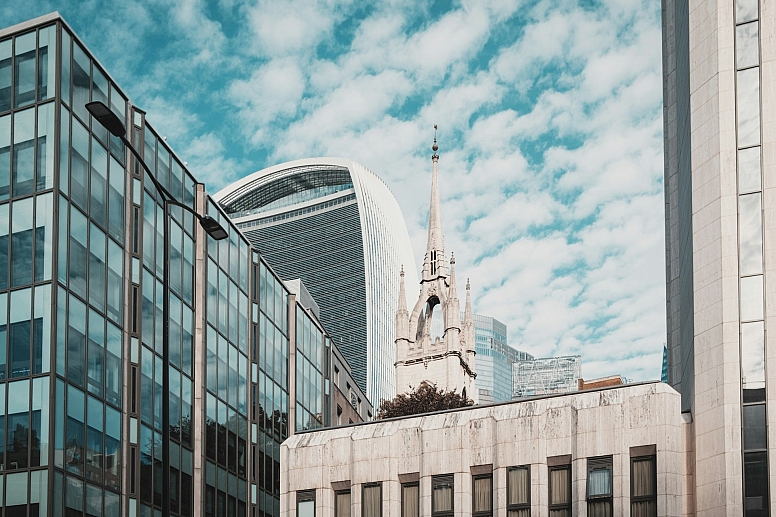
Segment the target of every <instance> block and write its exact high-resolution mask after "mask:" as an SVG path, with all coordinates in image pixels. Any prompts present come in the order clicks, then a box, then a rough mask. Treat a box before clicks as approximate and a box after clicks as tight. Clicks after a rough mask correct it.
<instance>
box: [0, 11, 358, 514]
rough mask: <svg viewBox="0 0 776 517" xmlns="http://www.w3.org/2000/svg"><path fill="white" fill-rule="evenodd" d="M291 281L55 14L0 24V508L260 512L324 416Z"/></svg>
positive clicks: (326, 358)
mask: <svg viewBox="0 0 776 517" xmlns="http://www.w3.org/2000/svg"><path fill="white" fill-rule="evenodd" d="M93 101H100V102H102V103H103V104H104V105H105V106H106V108H105V112H106V113H104V115H105V114H107V115H109V117H108V118H111V119H115V120H117V121H118V122H119V124H121V123H122V122H123V125H124V127H126V128H128V130H127V138H128V139H129V141H131V143H132V145H133V146H134V148H136V149H137V150H138V152H139V155H140V157H142V160H143V162H144V163H145V164H147V167H148V168H149V170H150V172H144V169H143V167H141V164H140V161H139V160H138V159H136V158H134V157H132V155H131V154H130V153H129V152H128V151H129V150H128V149H126V148H125V146H124V144H123V143H122V140H120V138H118V137H117V136H116V135H115V134H112V133H109V132H108V131H107V130H106V129H105V128H104V127H103V126H102V125H101V123H100V122H98V120H97V119H96V118H94V117H92V116H91V115H90V113H89V111H88V110H87V109H86V107H85V105H86V104H87V103H89V102H93ZM111 127H114V128H115V126H111ZM152 178H155V180H156V181H153V179H152ZM157 184H158V186H157ZM170 203H172V204H170ZM176 205H177V206H176ZM193 214H196V216H194V215H193ZM205 216H209V217H210V218H207V217H205ZM213 218H214V219H215V220H216V221H220V223H216V222H215V221H214V220H213ZM200 221H201V222H200ZM219 224H220V228H217V227H218V226H219ZM214 225H215V226H214ZM206 227H207V228H208V232H207V233H206V231H205V228H206ZM218 233H221V234H222V235H221V236H225V237H226V238H225V239H223V240H218V241H217V240H215V239H214V237H212V236H211V235H217V234H218ZM296 298H297V297H296V295H294V294H290V293H289V291H288V290H287V289H286V287H285V286H284V285H283V284H282V282H281V281H280V279H278V278H277V276H276V275H275V274H274V273H273V272H272V270H271V267H270V266H268V265H267V263H266V262H265V261H264V260H263V259H262V258H261V257H260V256H259V253H258V252H257V251H256V250H254V249H252V248H251V246H250V244H249V242H248V241H247V240H245V238H244V237H243V236H242V235H241V234H240V232H239V231H238V230H237V228H236V227H235V226H234V225H232V224H231V223H230V221H229V219H228V217H227V216H226V215H225V214H224V213H223V212H222V211H221V210H220V209H219V208H218V206H217V205H216V204H215V203H214V202H213V201H212V200H210V198H209V196H208V195H207V194H206V193H205V191H204V188H203V186H202V185H201V184H199V183H198V182H197V181H196V180H195V178H194V177H193V176H192V175H191V173H190V172H189V171H188V170H187V169H186V167H185V166H184V165H183V162H181V160H180V158H179V157H178V156H177V155H176V154H175V153H174V151H172V149H170V147H169V146H168V144H167V143H166V142H165V140H164V139H163V138H160V137H159V135H158V133H156V132H155V131H154V129H153V128H152V127H151V125H150V124H149V123H148V121H146V119H145V113H144V112H143V111H142V110H140V109H138V108H137V107H136V106H134V105H133V104H132V103H131V102H130V101H129V100H128V96H127V95H126V94H125V93H124V92H123V91H122V90H121V89H120V88H119V86H118V85H116V83H115V82H114V81H113V80H112V79H111V78H110V76H109V75H108V73H107V71H106V69H105V68H104V67H102V66H101V65H100V63H99V62H98V61H97V60H96V59H95V58H94V56H93V55H92V54H90V53H89V52H88V50H87V49H86V47H85V46H84V45H83V42H81V41H80V40H79V39H78V37H77V36H76V35H75V34H74V33H73V31H72V30H71V29H70V28H69V27H68V25H67V24H66V23H65V22H64V20H62V18H61V17H60V16H59V15H58V14H56V13H54V14H50V15H46V16H43V17H41V18H37V19H35V20H31V21H29V22H25V23H22V24H19V25H16V26H13V27H10V28H6V29H3V30H0V444H2V445H0V494H2V495H1V496H0V497H2V498H3V499H2V505H3V508H4V510H3V515H6V516H15V515H20V516H21V515H25V516H30V517H34V516H46V515H51V516H57V515H74V516H75V515H106V516H119V515H128V516H131V517H138V516H140V517H146V516H148V517H151V516H154V517H155V516H159V515H180V516H187V517H188V516H193V515H202V516H204V517H210V516H213V517H215V516H220V515H249V514H250V515H257V516H266V515H278V512H279V509H278V508H279V504H278V496H279V481H278V473H279V472H280V467H279V463H278V461H279V452H278V451H279V446H280V443H281V442H282V441H283V440H284V439H285V438H286V437H287V436H288V435H290V434H293V432H294V431H295V429H297V428H300V429H301V428H314V427H319V426H325V425H327V424H328V423H329V420H330V419H329V417H328V412H327V410H326V408H328V407H330V405H331V404H330V402H329V397H330V395H329V389H328V386H329V383H330V374H329V370H330V368H329V365H330V364H331V363H332V359H331V357H330V354H332V353H334V352H332V351H333V350H334V348H335V346H336V345H332V344H331V340H330V339H329V338H328V337H327V335H326V333H325V331H324V329H323V327H321V325H320V324H319V323H318V322H317V320H316V319H315V318H314V317H313V315H311V313H310V312H309V311H308V309H307V308H306V307H304V306H303V305H301V302H298V301H297V300H296ZM300 298H301V297H300ZM305 301H306V302H307V300H305ZM310 305H312V303H310ZM297 372H298V373H297ZM366 409H367V411H368V406H367V407H366Z"/></svg>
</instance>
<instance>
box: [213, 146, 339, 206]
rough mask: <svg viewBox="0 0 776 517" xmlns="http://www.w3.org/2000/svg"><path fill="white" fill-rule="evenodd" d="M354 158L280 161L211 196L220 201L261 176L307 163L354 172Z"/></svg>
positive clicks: (324, 157)
mask: <svg viewBox="0 0 776 517" xmlns="http://www.w3.org/2000/svg"><path fill="white" fill-rule="evenodd" d="M353 163H354V162H353V160H351V159H350V158H338V157H336V156H329V157H327V156H321V157H318V158H301V159H299V160H292V161H290V162H284V163H279V164H277V165H272V166H270V167H266V168H264V169H261V170H259V171H256V172H253V173H251V174H248V175H247V176H244V177H243V178H241V179H239V180H237V181H235V182H234V183H230V184H229V185H227V186H226V187H224V188H222V189H221V190H219V191H218V192H216V193H215V194H213V195H212V196H211V197H212V198H213V200H214V201H216V202H217V203H220V202H221V200H222V199H223V198H225V197H226V196H228V195H229V194H231V193H233V192H236V191H238V190H240V189H242V188H243V187H245V186H246V185H248V184H250V183H252V182H254V181H256V180H257V179H259V178H263V177H264V176H269V175H270V174H273V173H275V172H279V171H283V170H286V169H293V168H295V167H303V166H305V165H339V166H340V167H346V168H347V169H348V171H351V174H352V169H353V167H352V164H353Z"/></svg>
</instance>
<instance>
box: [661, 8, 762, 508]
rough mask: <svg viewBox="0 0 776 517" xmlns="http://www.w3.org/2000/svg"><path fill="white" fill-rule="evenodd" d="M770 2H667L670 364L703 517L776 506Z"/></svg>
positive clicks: (690, 490) (693, 502)
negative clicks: (687, 428)
mask: <svg viewBox="0 0 776 517" xmlns="http://www.w3.org/2000/svg"><path fill="white" fill-rule="evenodd" d="M773 7H774V6H773V4H772V2H770V1H769V0H762V1H761V2H760V1H758V0H732V1H730V0H728V1H702V2H686V1H682V0H666V1H665V2H663V86H664V89H663V97H664V110H663V121H664V135H665V136H664V138H665V159H664V163H665V179H664V184H665V215H666V277H667V283H666V290H667V299H668V303H667V322H668V342H667V347H668V354H667V355H668V372H667V373H668V382H669V383H670V384H671V385H672V386H673V387H675V388H676V389H677V391H679V392H680V393H681V396H682V411H684V412H685V413H686V415H687V416H686V418H687V419H688V420H690V421H691V422H692V424H691V427H690V429H691V431H690V434H689V438H688V445H687V447H688V448H690V449H692V450H693V451H694V455H693V456H690V457H688V464H687V466H686V468H687V470H688V482H687V484H686V491H685V505H686V506H685V511H686V512H687V513H688V514H695V515H698V516H706V515H746V516H764V515H773V514H776V494H774V493H773V491H774V489H776V465H774V462H773V456H772V451H773V448H774V447H776V434H774V433H776V425H774V424H775V423H776V417H775V416H774V415H776V413H774V408H776V405H775V404H776V402H774V398H776V368H774V367H773V366H774V364H776V363H773V361H776V334H775V333H774V332H768V328H769V325H771V324H773V323H774V321H776V320H775V319H774V318H775V317H776V301H775V300H774V298H773V293H774V291H773V286H774V285H776V282H774V281H775V280H776V277H775V276H774V270H776V254H774V253H773V251H774V249H775V246H776V241H774V237H775V236H776V233H774V230H776V218H774V214H775V213H776V198H774V192H776V191H775V190H774V187H776V159H775V157H776V123H775V122H776V110H774V109H773V108H774V106H776V89H774V85H776V67H774V63H775V62H776V40H774V38H773V37H772V35H773V34H774V31H776V17H774V15H773ZM772 379H773V380H772Z"/></svg>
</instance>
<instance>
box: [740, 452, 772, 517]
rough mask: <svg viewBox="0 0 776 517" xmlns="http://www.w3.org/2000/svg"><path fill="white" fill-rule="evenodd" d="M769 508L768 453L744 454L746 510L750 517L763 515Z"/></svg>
mask: <svg viewBox="0 0 776 517" xmlns="http://www.w3.org/2000/svg"><path fill="white" fill-rule="evenodd" d="M767 508H768V453H767V452H749V453H746V454H744V510H745V511H746V515H747V517H748V516H757V515H762V514H763V512H762V510H763V509H767ZM766 511H767V510H766ZM766 515H767V513H766Z"/></svg>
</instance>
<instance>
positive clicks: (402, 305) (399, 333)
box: [396, 265, 410, 340]
mask: <svg viewBox="0 0 776 517" xmlns="http://www.w3.org/2000/svg"><path fill="white" fill-rule="evenodd" d="M409 338H410V336H409V313H408V312H407V296H406V295H405V294H404V266H403V265H402V267H401V280H400V281H399V307H398V309H397V310H396V339H397V340H409Z"/></svg>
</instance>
